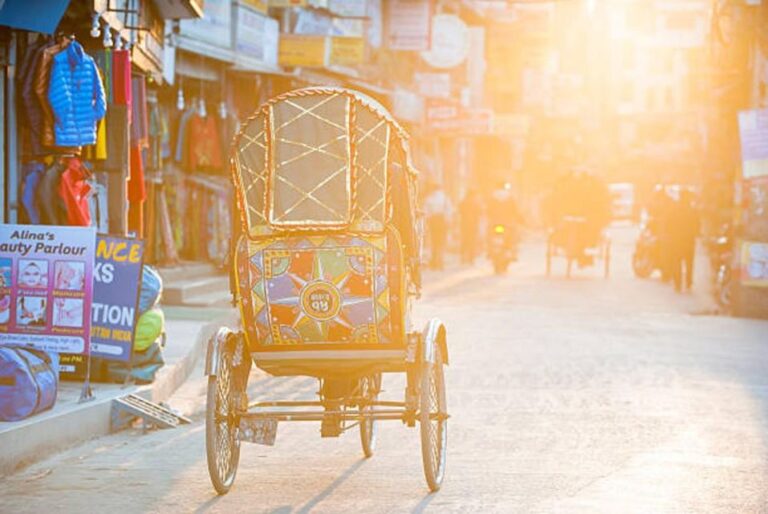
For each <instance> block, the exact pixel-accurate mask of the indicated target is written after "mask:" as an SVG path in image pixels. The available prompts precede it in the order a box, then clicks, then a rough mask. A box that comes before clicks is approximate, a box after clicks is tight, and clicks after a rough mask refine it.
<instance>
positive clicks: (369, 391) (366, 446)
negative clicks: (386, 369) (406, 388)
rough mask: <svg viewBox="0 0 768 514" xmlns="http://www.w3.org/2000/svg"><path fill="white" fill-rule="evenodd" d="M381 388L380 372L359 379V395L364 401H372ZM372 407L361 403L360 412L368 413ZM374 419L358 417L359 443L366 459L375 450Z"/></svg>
mask: <svg viewBox="0 0 768 514" xmlns="http://www.w3.org/2000/svg"><path fill="white" fill-rule="evenodd" d="M380 390H381V373H377V374H375V375H370V376H367V377H363V378H361V379H360V396H362V397H363V398H364V400H365V401H366V402H374V401H376V399H377V398H378V397H379V391H380ZM373 409H374V407H373V406H372V405H370V404H368V405H361V406H360V412H361V413H370V412H371V411H372V410H373ZM376 426H377V424H376V421H375V420H373V419H372V418H366V417H361V418H360V444H361V445H362V447H363V455H365V458H366V459H370V458H371V457H373V452H374V451H375V450H376Z"/></svg>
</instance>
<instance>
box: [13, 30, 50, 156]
mask: <svg viewBox="0 0 768 514" xmlns="http://www.w3.org/2000/svg"><path fill="white" fill-rule="evenodd" d="M53 44H54V43H45V44H43V45H42V46H40V47H39V48H38V49H37V50H36V51H35V53H34V55H33V56H32V58H31V59H30V60H29V61H28V63H27V64H26V66H27V67H28V69H27V71H26V73H24V75H23V77H22V80H23V82H22V86H21V97H22V101H23V103H24V111H25V117H26V122H27V126H28V128H29V142H30V153H31V154H32V155H41V154H42V153H43V146H42V145H43V143H42V130H43V107H42V106H41V105H40V100H39V99H38V97H37V91H36V90H35V75H36V72H37V69H38V68H39V66H40V62H41V61H42V58H43V52H44V51H45V49H46V48H48V47H50V46H52V45H53ZM46 103H47V102H46Z"/></svg>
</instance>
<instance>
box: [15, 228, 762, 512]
mask: <svg viewBox="0 0 768 514" xmlns="http://www.w3.org/2000/svg"><path fill="white" fill-rule="evenodd" d="M616 239H617V241H616V244H615V251H614V259H615V261H614V262H615V265H614V267H613V277H612V278H611V279H610V280H604V279H602V278H601V277H600V273H599V272H598V270H597V269H587V270H582V271H580V272H579V273H577V275H576V277H575V278H573V279H571V280H565V279H563V278H560V277H557V278H551V279H547V278H545V277H544V276H543V262H542V258H541V256H542V253H543V250H542V248H541V245H539V244H535V243H531V244H529V245H527V246H526V247H525V248H524V251H523V258H522V262H520V263H518V264H517V265H515V266H514V267H513V268H512V270H511V273H510V274H509V275H508V276H505V277H502V278H497V277H493V276H490V274H489V271H487V270H484V269H470V270H462V271H461V272H460V273H458V274H452V275H450V276H445V275H443V276H439V277H434V276H433V277H432V278H431V281H432V283H433V287H432V292H431V293H430V294H428V295H427V296H426V298H425V299H424V301H423V302H422V303H421V305H420V308H419V312H418V314H419V317H420V318H421V319H426V318H428V317H431V316H440V317H442V318H444V319H445V320H446V321H447V323H448V326H449V329H450V351H451V361H452V363H451V366H450V368H448V375H447V382H448V394H449V408H450V412H451V415H452V418H451V421H450V433H449V458H448V471H447V477H446V481H445V483H444V487H443V490H442V491H440V492H439V493H437V494H434V495H429V494H427V491H426V487H425V484H424V481H423V478H422V470H421V461H420V454H419V446H418V444H419V437H418V431H417V430H415V429H408V428H406V427H403V426H401V425H399V424H397V423H392V422H391V423H389V424H384V425H382V427H381V430H380V432H379V447H378V453H377V455H376V456H375V457H374V458H373V459H371V460H363V459H362V458H361V451H360V447H359V440H358V437H357V434H356V433H350V434H347V435H345V436H342V437H341V438H340V439H321V438H320V437H319V433H318V432H319V428H318V427H317V426H316V425H314V424H293V425H290V424H285V425H281V427H280V431H279V433H278V439H277V444H276V446H275V447H274V448H264V447H259V446H251V445H249V446H246V447H244V450H243V454H242V458H241V465H240V471H239V475H238V479H237V483H236V485H235V487H234V488H233V489H232V491H231V492H230V494H229V495H227V496H225V497H216V496H215V494H214V493H213V490H212V488H211V486H210V484H209V481H208V476H207V470H206V464H205V457H204V451H205V450H204V443H203V439H204V427H203V423H202V418H201V416H200V414H199V406H200V404H201V403H200V402H201V400H202V392H203V387H204V382H203V381H202V380H199V379H196V380H191V381H190V382H188V383H187V384H186V385H185V386H184V388H183V389H182V390H181V391H180V392H179V393H178V394H177V396H176V398H175V404H176V405H177V406H181V407H183V408H185V409H187V410H192V411H194V410H195V409H196V408H197V409H198V414H197V415H196V420H197V421H196V422H195V423H194V424H193V425H191V426H189V427H185V428H181V429H177V430H172V431H163V432H154V433H149V434H146V435H143V434H141V433H140V432H139V431H132V432H130V431H129V432H124V433H121V434H116V435H114V436H110V437H107V438H103V439H99V440H96V441H92V442H90V443H88V444H85V445H83V446H81V447H79V448H76V449H73V450H69V451H66V452H64V453H62V454H60V455H58V456H55V457H53V458H51V459H49V460H47V461H45V462H42V463H39V464H37V465H35V466H33V467H31V468H29V469H27V470H25V471H23V472H21V473H19V474H17V475H15V476H12V477H9V478H8V479H6V480H5V481H4V482H0V511H2V512H25V511H30V512H42V511H46V512H48V511H50V510H52V509H54V508H55V509H56V510H58V511H62V512H74V511H79V512H86V511H101V512H105V511H107V510H108V509H114V510H115V512H117V511H118V510H119V511H120V512H160V511H163V512H167V511H181V512H271V513H289V512H309V511H316V512H382V513H390V512H440V513H442V512H483V513H485V512H504V513H509V512H535V513H550V512H567V513H570V512H584V513H596V512H607V513H608V512H609V513H613V512H643V513H645V512H648V513H659V512H691V513H710V512H712V513H719V512H724V513H725V512H727V513H752V512H768V451H766V449H767V448H768V323H766V322H760V321H749V320H738V319H730V318H724V317H717V316H710V315H707V314H706V313H707V312H708V311H709V309H710V307H711V306H710V305H709V304H708V301H707V297H706V295H705V294H703V293H702V294H692V295H676V294H675V293H674V292H672V291H671V290H670V289H669V288H668V287H666V286H664V285H662V284H660V283H659V282H658V281H653V280H651V281H639V280H636V279H634V278H633V277H632V276H631V271H630V269H629V265H628V261H629V251H630V247H629V244H630V241H631V234H629V233H627V231H626V230H619V231H617V234H616ZM559 264H560V265H562V263H559ZM558 271H561V268H560V269H558V267H556V272H558ZM699 287H700V288H704V287H705V284H703V283H701V284H699ZM252 382H253V385H252V388H251V390H252V391H253V392H254V393H257V394H260V395H266V394H267V393H270V392H271V393H272V394H273V396H277V397H282V398H299V397H303V396H307V395H309V396H311V395H312V394H313V392H314V390H315V387H316V386H315V383H314V382H312V381H311V380H306V379H288V380H286V379H280V380H278V379H269V378H266V377H264V376H263V375H259V374H257V373H256V374H254V375H253V376H252ZM384 386H385V388H386V390H387V394H388V395H390V396H392V397H398V395H400V394H401V386H402V383H401V381H400V380H399V377H387V379H385V383H384Z"/></svg>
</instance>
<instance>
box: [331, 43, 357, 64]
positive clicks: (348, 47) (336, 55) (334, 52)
mask: <svg viewBox="0 0 768 514" xmlns="http://www.w3.org/2000/svg"><path fill="white" fill-rule="evenodd" d="M328 61H329V63H330V64H335V65H339V66H354V65H356V64H361V63H362V62H364V61H365V39H363V38H361V37H332V38H331V53H330V56H329V57H328Z"/></svg>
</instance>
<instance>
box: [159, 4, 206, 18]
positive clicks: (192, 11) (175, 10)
mask: <svg viewBox="0 0 768 514" xmlns="http://www.w3.org/2000/svg"><path fill="white" fill-rule="evenodd" d="M153 1H154V4H155V7H157V10H158V12H159V13H160V17H161V18H163V19H165V20H181V19H191V18H202V17H203V2H202V1H201V0H153Z"/></svg>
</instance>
